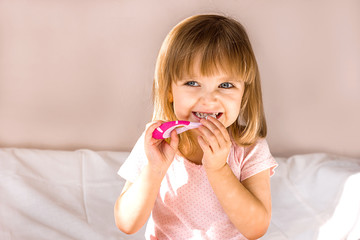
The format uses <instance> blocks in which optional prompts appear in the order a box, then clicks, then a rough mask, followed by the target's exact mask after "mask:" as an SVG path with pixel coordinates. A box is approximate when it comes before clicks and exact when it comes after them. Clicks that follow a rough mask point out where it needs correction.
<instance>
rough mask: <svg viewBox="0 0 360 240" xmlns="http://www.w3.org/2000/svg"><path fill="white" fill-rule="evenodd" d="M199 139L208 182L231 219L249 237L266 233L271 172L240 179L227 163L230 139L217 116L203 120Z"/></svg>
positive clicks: (256, 236) (268, 221) (254, 237)
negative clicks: (241, 180)
mask: <svg viewBox="0 0 360 240" xmlns="http://www.w3.org/2000/svg"><path fill="white" fill-rule="evenodd" d="M201 122H202V124H203V126H201V127H199V131H200V132H201V135H200V136H199V138H198V142H199V145H200V147H201V148H202V150H203V152H204V155H203V159H202V163H203V165H204V168H205V170H206V173H207V176H208V179H209V182H210V184H211V186H212V188H213V190H214V192H215V194H216V196H217V198H218V200H219V202H220V204H221V206H222V207H223V209H224V211H225V213H226V214H227V215H228V217H229V219H230V220H231V222H232V223H233V224H234V225H235V226H236V228H238V229H239V231H240V232H241V233H242V234H243V235H244V236H245V237H247V238H248V239H257V238H259V237H261V236H262V235H264V234H265V233H266V230H267V228H268V226H269V224H270V218H271V193H270V172H269V170H266V171H263V172H260V173H258V174H256V175H254V176H252V177H249V178H248V179H246V180H244V181H243V182H240V181H239V180H238V179H237V178H236V176H235V175H234V173H233V172H232V170H231V168H230V166H229V165H228V164H227V163H226V160H227V156H228V155H229V152H230V148H231V139H230V136H229V134H228V132H227V130H226V128H225V127H224V126H223V125H222V123H220V122H219V121H218V120H217V119H215V118H212V117H209V118H208V119H207V120H205V119H202V120H201Z"/></svg>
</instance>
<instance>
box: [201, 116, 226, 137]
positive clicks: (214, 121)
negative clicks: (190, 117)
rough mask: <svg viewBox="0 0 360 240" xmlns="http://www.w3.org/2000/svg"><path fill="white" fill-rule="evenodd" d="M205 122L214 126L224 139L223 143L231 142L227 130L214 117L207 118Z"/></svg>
mask: <svg viewBox="0 0 360 240" xmlns="http://www.w3.org/2000/svg"><path fill="white" fill-rule="evenodd" d="M207 120H208V121H210V122H211V123H212V124H214V125H215V126H216V127H217V128H218V129H219V130H220V132H221V135H222V136H223V137H224V139H225V141H227V142H230V141H231V140H230V135H229V133H228V131H227V129H226V128H225V126H224V125H223V124H222V123H221V122H220V121H219V120H217V119H216V118H214V117H208V118H207Z"/></svg>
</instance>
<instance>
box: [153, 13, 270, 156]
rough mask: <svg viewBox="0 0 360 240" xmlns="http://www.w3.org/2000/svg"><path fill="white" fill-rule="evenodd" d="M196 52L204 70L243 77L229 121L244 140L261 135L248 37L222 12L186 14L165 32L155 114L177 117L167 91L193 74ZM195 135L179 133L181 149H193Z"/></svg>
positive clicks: (260, 109) (260, 111) (237, 137)
mask: <svg viewBox="0 0 360 240" xmlns="http://www.w3.org/2000/svg"><path fill="white" fill-rule="evenodd" d="M198 56H200V59H201V60H200V62H201V63H200V73H201V74H202V75H203V76H210V75H212V74H214V73H216V71H218V70H223V71H224V72H226V73H228V74H229V75H232V76H235V77H237V78H238V79H240V80H241V81H243V82H244V86H245V89H244V94H243V98H242V103H241V109H240V114H239V116H238V121H235V122H234V123H233V124H232V125H231V126H229V127H228V131H229V134H230V135H231V137H232V138H233V139H234V141H235V142H236V143H237V144H238V145H240V146H246V145H251V144H252V143H254V142H255V141H256V140H257V139H258V138H259V137H265V136H266V132H267V128H266V121H265V115H264V109H263V103H262V94H261V86H260V74H259V70H258V66H257V62H256V59H255V55H254V52H253V50H252V47H251V44H250V41H249V38H248V36H247V33H246V31H245V29H244V27H243V26H242V25H241V24H240V23H239V22H237V21H236V20H234V19H231V18H229V17H225V16H221V15H196V16H192V17H190V18H187V19H185V20H183V21H182V22H180V23H179V24H177V25H176V26H175V27H174V28H173V29H172V30H171V31H170V32H169V34H168V35H167V37H166V38H165V40H164V42H163V44H162V46H161V49H160V52H159V55H158V58H157V63H156V70H155V76H154V82H153V103H154V113H153V120H164V121H174V120H178V119H176V116H175V113H174V109H173V104H172V101H171V99H170V97H169V95H170V93H171V83H172V81H177V80H179V79H181V78H182V77H183V76H184V75H191V74H192V71H193V69H192V68H193V63H194V59H195V57H198ZM179 120H181V119H179ZM194 141H195V140H194V139H192V137H191V133H190V132H185V133H183V134H180V146H182V148H181V149H180V151H182V150H183V151H186V152H189V151H190V152H191V146H192V145H193V144H194Z"/></svg>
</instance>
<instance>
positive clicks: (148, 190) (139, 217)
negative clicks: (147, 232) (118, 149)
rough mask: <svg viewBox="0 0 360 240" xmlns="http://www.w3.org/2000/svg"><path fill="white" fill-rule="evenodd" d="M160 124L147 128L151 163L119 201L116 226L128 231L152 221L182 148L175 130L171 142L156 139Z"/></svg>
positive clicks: (146, 148)
mask: <svg viewBox="0 0 360 240" xmlns="http://www.w3.org/2000/svg"><path fill="white" fill-rule="evenodd" d="M160 125H161V122H156V123H154V124H152V125H151V126H150V127H149V128H148V129H147V130H146V132H145V145H144V148H145V153H146V157H147V159H148V164H147V165H146V166H145V167H144V168H143V169H142V171H141V173H140V175H139V177H138V178H137V179H136V181H135V182H134V183H130V182H126V184H125V186H124V188H123V191H122V193H121V195H120V196H119V198H118V199H117V200H116V203H115V207H114V216H115V222H116V226H117V227H118V228H119V229H120V230H121V231H123V232H125V233H127V234H132V233H135V232H137V231H138V230H139V229H140V228H141V227H142V226H143V225H144V224H145V223H146V221H147V220H148V218H149V216H150V213H151V211H152V209H153V207H154V204H155V200H156V197H157V195H158V192H159V189H160V185H161V182H162V179H163V178H164V176H165V174H166V171H167V169H168V168H169V166H170V165H171V163H172V161H173V159H174V156H175V153H176V152H177V149H178V142H179V138H178V136H177V134H176V131H173V132H172V133H171V142H170V144H168V143H167V142H166V141H165V140H163V139H160V140H158V139H154V138H152V132H153V131H154V130H155V129H156V128H157V127H159V126H160Z"/></svg>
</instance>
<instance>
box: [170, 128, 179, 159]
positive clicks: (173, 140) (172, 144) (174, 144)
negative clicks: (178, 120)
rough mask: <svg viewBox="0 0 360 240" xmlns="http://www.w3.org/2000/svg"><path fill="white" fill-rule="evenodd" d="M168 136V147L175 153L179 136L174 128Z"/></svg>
mask: <svg viewBox="0 0 360 240" xmlns="http://www.w3.org/2000/svg"><path fill="white" fill-rule="evenodd" d="M170 137H171V138H170V147H171V148H172V149H173V150H174V152H175V153H176V152H177V150H178V147H179V136H178V134H177V132H176V130H175V129H174V130H173V131H172V132H171V134H170Z"/></svg>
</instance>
